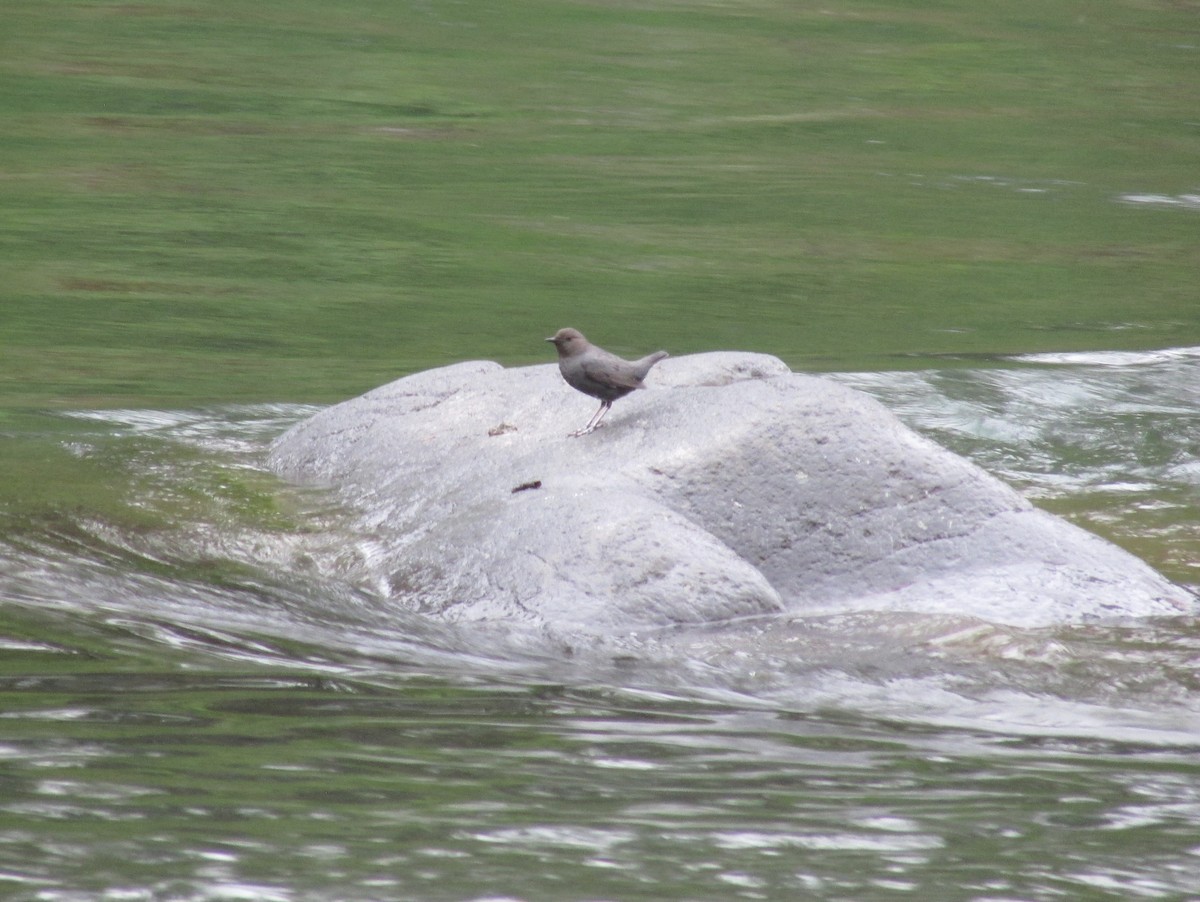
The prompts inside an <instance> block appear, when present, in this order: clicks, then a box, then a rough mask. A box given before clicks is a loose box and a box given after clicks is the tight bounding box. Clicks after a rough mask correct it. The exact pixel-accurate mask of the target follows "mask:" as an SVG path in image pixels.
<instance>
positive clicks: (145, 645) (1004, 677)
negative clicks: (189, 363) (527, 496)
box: [0, 348, 1200, 902]
mask: <svg viewBox="0 0 1200 902" xmlns="http://www.w3.org/2000/svg"><path fill="white" fill-rule="evenodd" d="M832 378H837V379H839V380H841V381H844V382H846V383H848V384H850V385H852V386H854V387H857V388H859V389H862V390H865V391H867V392H869V393H871V394H873V395H875V396H876V397H878V398H879V399H880V400H881V401H883V403H885V404H886V405H887V406H888V407H890V408H891V409H892V410H894V411H895V412H896V413H897V414H899V415H900V416H901V417H902V418H903V419H904V420H905V421H906V422H908V423H909V424H910V425H911V426H913V427H914V428H916V429H918V430H920V431H922V432H924V433H926V434H928V435H930V436H931V437H933V438H934V439H935V440H937V441H939V442H941V443H942V444H944V445H946V446H947V447H950V448H951V449H952V450H954V451H956V452H958V453H960V454H963V455H965V456H967V457H970V458H971V459H973V460H974V461H976V462H977V463H979V464H980V465H981V466H983V467H984V468H985V469H987V470H989V471H991V472H992V473H994V474H996V475H998V476H1000V477H1001V478H1003V479H1005V480H1006V481H1008V482H1009V483H1011V484H1013V485H1014V486H1016V487H1017V488H1018V489H1019V490H1020V491H1022V492H1024V493H1025V494H1027V495H1028V496H1029V497H1031V498H1032V499H1034V500H1035V501H1036V502H1037V503H1039V504H1042V505H1044V506H1046V507H1047V508H1049V509H1050V510H1052V511H1054V512H1056V513H1058V514H1060V515H1063V516H1067V517H1068V518H1070V519H1072V520H1073V521H1074V522H1077V523H1079V524H1080V525H1082V526H1084V527H1085V528H1088V529H1092V530H1094V531H1097V532H1100V533H1101V534H1102V535H1104V536H1105V537H1107V538H1109V539H1110V540H1113V541H1116V542H1118V543H1119V544H1121V545H1123V546H1124V547H1126V548H1128V549H1130V550H1131V551H1133V552H1134V553H1135V554H1138V555H1140V556H1142V557H1143V558H1145V559H1146V560H1148V561H1149V562H1150V563H1152V564H1153V565H1154V566H1156V567H1158V568H1159V569H1161V570H1162V571H1163V572H1164V573H1165V574H1166V575H1167V576H1168V577H1170V578H1171V579H1173V580H1175V581H1177V582H1179V583H1181V584H1183V585H1185V586H1187V587H1188V588H1190V589H1192V590H1193V591H1195V590H1196V589H1197V587H1198V586H1200V349H1197V348H1185V349H1175V350H1168V351H1160V352H1148V353H1096V354H1064V355H1040V356H1030V357H1022V358H1013V359H1009V360H1004V361H990V362H989V365H988V366H986V367H977V368H966V367H963V366H962V365H961V362H956V363H955V365H954V366H953V367H950V366H948V367H947V368H944V369H934V370H923V371H916V372H899V373H897V372H888V373H859V374H839V375H836V376H833V377H832ZM311 412H312V408H304V407H298V406H252V407H233V408H215V409H210V410H200V411H79V412H74V413H70V414H65V415H56V416H53V417H50V416H47V417H45V418H41V419H37V420H31V421H29V422H24V421H21V422H19V423H15V424H13V425H11V426H10V427H9V429H8V431H7V441H9V442H11V443H14V446H15V447H18V448H20V449H23V450H22V451H21V454H20V459H21V463H20V465H19V466H14V467H13V468H11V472H12V473H15V474H17V475H16V477H14V478H25V479H28V481H29V487H28V491H27V492H24V491H23V490H21V487H17V488H11V487H10V489H9V491H8V493H7V495H6V496H5V497H7V498H10V499H13V498H20V497H23V496H24V495H26V494H27V495H28V496H29V497H30V498H31V499H32V500H30V501H28V502H27V503H26V502H22V503H16V502H13V501H11V500H10V502H9V505H8V507H7V508H6V509H2V510H0V514H3V517H4V520H3V527H4V529H3V532H2V533H0V599H2V601H3V604H2V605H0V660H2V661H3V667H0V693H2V695H0V699H2V701H0V896H2V897H5V898H14V899H37V900H75V899H122V900H125V899H278V900H327V899H328V900H333V899H361V900H376V899H378V900H393V899H395V900H400V899H405V900H407V899H430V900H443V899H445V900H451V899H454V900H483V899H488V900H499V899H506V900H509V899H511V900H545V899H562V900H599V899H621V900H624V899H655V900H667V899H734V898H744V899H776V898H811V899H831V900H832V899H839V900H842V899H845V900H876V899H879V900H884V899H906V898H907V899H911V898H922V899H947V900H958V899H962V900H979V902H985V900H986V902H1000V900H1004V902H1019V900H1043V899H1044V900H1051V899H1053V900H1059V899H1076V898H1078V899H1089V900H1092V899H1096V900H1102V899H1113V900H1117V899H1121V900H1126V899H1131V898H1138V899H1188V898H1200V890H1198V889H1197V888H1198V887H1200V692H1198V690H1200V675H1198V674H1197V660H1198V659H1200V629H1197V624H1196V621H1195V619H1194V618H1191V617H1180V618H1172V619H1169V620H1159V621H1152V622H1145V621H1124V622H1117V623H1111V624H1093V625H1087V626H1074V627H1059V628H1048V629H1039V630H1021V629H1016V628H1012V627H1001V626H997V625H994V624H989V623H986V622H982V621H978V620H974V619H972V618H971V617H970V613H969V605H970V599H963V606H964V610H963V616H962V617H956V618H938V617H929V616H916V615H904V614H896V613H892V614H886V615H885V614H877V615H872V614H870V613H859V614H854V615H843V616H822V617H812V618H809V621H808V622H807V623H806V624H805V626H806V629H805V631H804V633H803V636H802V638H800V639H798V640H797V642H796V647H795V648H794V649H792V653H791V654H789V656H788V657H787V658H786V659H785V658H782V657H776V658H771V659H767V660H746V661H739V660H737V659H736V658H732V659H730V658H723V659H720V660H696V659H688V658H676V659H662V660H653V659H636V658H630V659H621V658H617V659H614V658H612V657H611V656H608V657H605V656H604V655H589V654H586V653H581V654H571V655H568V654H555V653H554V652H553V650H552V649H548V648H547V647H545V646H536V645H522V644H521V643H520V642H519V641H515V640H511V639H510V640H509V641H504V642H500V641H497V639H496V637H495V636H489V635H479V634H477V633H473V632H471V631H470V630H469V629H466V628H462V627H454V628H451V627H450V626H448V625H446V624H442V623H438V622H436V621H433V620H430V619H429V618H427V617H423V616H421V615H420V614H418V613H415V612H412V611H408V610H404V609H402V608H399V607H397V606H396V605H395V604H394V603H391V602H389V600H388V599H387V598H385V597H383V596H381V595H380V594H379V593H378V592H377V591H376V590H375V588H374V587H372V586H368V585H357V584H355V583H353V582H352V581H351V580H349V579H347V578H345V574H344V573H342V572H341V570H340V569H339V566H338V560H339V559H340V556H341V555H343V554H344V552H345V550H346V548H347V547H353V548H354V550H355V553H359V554H370V550H371V549H370V540H369V537H364V536H361V535H356V534H355V533H354V532H353V531H352V530H351V529H350V526H349V523H350V519H349V517H348V516H347V514H346V512H344V511H342V510H339V508H338V506H337V505H336V504H335V503H334V501H333V499H331V498H330V497H327V496H325V495H323V494H321V493H320V492H315V491H311V490H300V489H298V488H295V487H290V486H285V485H282V484H280V483H279V482H278V481H277V480H275V478H274V477H272V476H271V475H270V474H269V473H267V472H266V470H265V467H264V461H265V457H266V450H267V447H268V445H269V443H270V441H271V440H272V439H273V438H274V437H275V436H276V435H278V434H279V433H280V432H282V431H283V430H284V429H285V428H286V427H287V426H288V425H289V424H291V423H293V422H295V421H296V420H298V419H300V418H302V417H304V416H306V415H308V414H310V413H311ZM21 474H25V475H24V476H22V475H21ZM56 486H58V487H57V488H56Z"/></svg>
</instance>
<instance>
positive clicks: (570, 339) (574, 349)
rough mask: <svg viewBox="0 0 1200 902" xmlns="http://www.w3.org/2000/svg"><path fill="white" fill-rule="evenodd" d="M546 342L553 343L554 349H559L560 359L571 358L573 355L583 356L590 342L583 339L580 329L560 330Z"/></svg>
mask: <svg viewBox="0 0 1200 902" xmlns="http://www.w3.org/2000/svg"><path fill="white" fill-rule="evenodd" d="M546 341H549V342H552V343H553V344H554V347H556V348H558V354H559V356H560V357H570V356H572V355H573V354H582V353H583V352H584V351H585V350H587V346H588V340H587V339H586V338H584V337H583V333H582V332H580V331H579V330H578V329H569V328H568V329H559V330H558V331H557V332H555V333H554V335H553V336H552V337H550V338H547V339H546Z"/></svg>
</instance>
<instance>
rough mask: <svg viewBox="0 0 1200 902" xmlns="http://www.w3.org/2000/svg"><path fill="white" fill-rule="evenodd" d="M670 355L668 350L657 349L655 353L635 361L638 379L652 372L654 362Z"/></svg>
mask: <svg viewBox="0 0 1200 902" xmlns="http://www.w3.org/2000/svg"><path fill="white" fill-rule="evenodd" d="M670 356H671V355H670V354H668V353H667V352H666V351H655V352H654V353H653V354H647V355H646V356H645V357H643V358H642V359H641V360H639V361H637V362H636V363H634V366H635V367H636V368H637V377H638V381H641V380H642V379H645V378H646V374H647V373H648V372H650V367H652V366H654V364H656V363H658V362H659V361H660V360H662V359H663V358H664V357H670Z"/></svg>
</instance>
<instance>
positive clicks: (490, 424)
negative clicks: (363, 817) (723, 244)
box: [271, 353, 1193, 636]
mask: <svg viewBox="0 0 1200 902" xmlns="http://www.w3.org/2000/svg"><path fill="white" fill-rule="evenodd" d="M647 384H648V385H649V386H650V389H649V390H647V391H642V392H635V393H634V394H633V395H630V396H629V397H628V398H625V399H622V400H620V401H618V402H617V403H616V404H615V405H614V407H613V410H612V412H611V413H610V414H609V416H608V418H607V420H606V423H605V425H604V426H602V427H601V428H600V429H599V430H597V431H596V432H594V433H592V434H591V435H586V436H582V437H579V438H569V437H567V433H568V432H570V431H571V430H573V429H575V428H577V427H579V426H580V425H582V424H583V423H584V422H585V421H586V420H587V418H588V417H589V416H590V415H591V413H592V411H593V410H594V407H595V405H594V402H593V401H592V400H591V399H589V398H587V397H585V396H583V395H581V394H579V393H577V392H575V391H573V390H571V389H570V388H568V387H567V386H566V385H565V384H564V383H563V381H562V379H561V378H560V376H559V374H558V370H557V367H555V366H553V365H546V366H534V367H526V368H520V369H505V368H503V367H501V366H500V365H499V364H495V363H489V362H474V363H462V364H457V365H454V366H448V367H445V368H442V369H436V370H431V371H428V372H424V373H418V374H416V375H413V376H410V377H407V378H404V379H400V380H398V381H396V382H393V383H391V384H390V385H386V386H383V387H382V388H378V389H376V390H374V391H371V392H369V393H367V394H365V395H363V396H362V397H360V398H355V399H353V400H350V401H346V402H345V403H342V404H338V405H336V406H334V407H331V408H329V409H327V410H324V411H322V412H320V413H318V414H317V415H316V416H314V417H312V418H311V419H309V420H306V421H304V422H302V423H300V424H298V425H297V426H295V427H294V428H292V429H291V430H290V431H288V432H287V433H286V434H285V435H283V436H282V437H281V438H280V439H279V440H278V441H277V442H276V444H275V446H274V448H273V449H272V455H271V463H272V466H273V468H274V469H275V470H276V471H277V472H278V473H280V474H281V475H283V476H284V477H285V478H288V479H291V480H293V481H298V482H302V483H306V484H316V485H323V486H332V487H334V488H335V489H336V490H337V491H338V492H339V493H340V496H341V497H342V498H343V500H345V501H346V502H348V504H349V505H350V506H351V507H352V509H354V510H355V511H357V512H358V515H359V521H358V524H357V540H356V542H355V549H354V553H353V555H351V556H350V557H352V558H353V560H354V564H353V568H356V569H357V570H358V571H359V572H358V573H357V574H355V576H356V577H357V578H359V579H361V580H366V581H369V582H371V583H372V584H373V585H374V586H376V587H377V588H378V589H379V590H380V591H381V592H383V593H384V594H385V595H386V596H388V597H389V598H390V599H391V600H392V601H394V602H395V603H398V604H402V605H404V606H405V607H408V608H411V609H413V610H417V611H423V612H428V613H430V614H432V615H435V616H437V617H439V618H443V619H446V620H449V621H455V622H460V623H461V622H464V621H489V622H496V623H504V624H506V625H521V624H523V625H528V626H530V627H534V628H537V629H541V630H545V631H548V632H549V633H551V634H553V635H575V636H579V635H584V634H591V635H597V636H599V635H610V636H612V635H625V634H633V633H637V632H639V631H645V630H655V629H659V628H663V627H674V626H686V625H701V624H711V623H717V622H722V623H727V622H729V621H732V620H735V619H737V618H745V617H759V618H761V617H762V616H764V615H765V616H767V617H768V618H776V619H780V620H787V619H788V617H789V616H797V615H805V614H810V613H817V612H830V611H863V610H874V611H880V610H882V611H912V612H921V613H938V614H946V613H949V614H954V615H962V616H969V617H974V618H980V619H985V620H991V621H996V622H1001V623H1007V624H1014V625H1022V626H1035V625H1044V624H1051V623H1056V622H1069V621H1076V622H1077V621H1080V620H1085V619H1089V618H1096V617H1111V616H1147V615H1162V614H1177V613H1180V612H1183V611H1187V610H1190V609H1191V607H1192V602H1193V599H1192V598H1191V596H1190V595H1189V594H1188V593H1186V592H1184V591H1183V590H1182V589H1180V588H1178V587H1176V586H1174V585H1172V584H1171V583H1169V582H1167V581H1166V580H1165V579H1163V578H1162V577H1161V576H1159V575H1158V574H1157V573H1155V572H1154V571H1153V570H1151V569H1150V568H1149V567H1148V566H1146V565H1145V564H1144V563H1142V562H1141V561H1140V560H1138V559H1136V558H1134V557H1133V556H1131V555H1129V554H1127V553H1126V552H1124V551H1122V550H1120V549H1118V548H1116V547H1115V546H1113V545H1111V544H1109V543H1107V542H1105V541H1103V540H1101V539H1099V538H1098V537H1096V536H1094V535H1091V534H1090V533H1087V532H1084V531H1083V530H1081V529H1078V528H1076V527H1074V526H1072V525H1070V524H1069V523H1067V522H1065V521H1063V520H1061V519H1058V518H1056V517H1054V516H1052V515H1050V514H1048V513H1045V512H1043V511H1041V510H1038V509H1036V508H1034V507H1032V506H1031V505H1030V504H1029V503H1028V502H1027V501H1025V500H1024V499H1023V498H1022V497H1021V496H1019V495H1018V494H1017V493H1016V492H1014V491H1013V490H1012V489H1010V488H1009V487H1008V486H1006V485H1004V484H1003V483H1001V482H999V481H998V480H996V479H995V478H993V477H991V476H989V475H988V474H987V473H985V472H984V471H982V470H981V469H979V468H978V467H976V466H974V465H973V464H971V463H969V462H967V461H965V460H963V459H962V458H960V457H957V456H956V455H954V454H951V453H950V452H948V451H946V450H945V449H943V448H941V447H939V446H937V445H935V444H934V443H932V442H930V441H928V440H926V439H924V438H922V437H921V436H919V435H917V434H916V433H914V432H912V431H911V430H909V429H908V428H906V427H905V426H903V425H902V424H901V423H900V422H899V421H898V420H897V419H896V418H895V417H894V416H892V415H891V414H890V413H889V412H888V411H886V410H885V409H884V408H883V407H881V406H880V405H879V404H878V403H876V402H875V401H873V400H872V399H871V398H869V397H868V396H866V395H864V394H862V393H860V392H857V391H854V390H852V389H849V388H846V387H844V386H841V385H839V384H837V383H835V382H832V381H829V380H825V379H820V378H814V377H810V376H803V375H798V374H794V373H791V372H790V371H789V370H788V369H787V367H786V366H785V365H784V364H783V363H782V362H781V361H779V360H777V359H775V358H773V357H767V356H763V355H755V354H742V353H716V354H702V355H696V356H691V357H682V358H672V359H669V360H666V361H664V362H663V363H661V364H659V365H658V366H657V367H656V368H655V369H654V370H653V371H652V372H651V374H650V377H649V378H648V379H647ZM530 483H540V486H539V487H537V488H526V489H524V490H520V491H515V492H514V489H515V488H517V487H518V486H525V485H528V484H530ZM758 622H761V620H760V621H758Z"/></svg>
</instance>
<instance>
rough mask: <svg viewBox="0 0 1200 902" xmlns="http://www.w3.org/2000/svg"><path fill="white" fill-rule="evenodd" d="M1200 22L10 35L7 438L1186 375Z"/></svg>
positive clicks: (767, 3) (63, 22)
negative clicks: (473, 374)
mask: <svg viewBox="0 0 1200 902" xmlns="http://www.w3.org/2000/svg"><path fill="white" fill-rule="evenodd" d="M1198 70H1200V16H1198V14H1197V10H1196V9H1195V7H1194V5H1192V4H1188V3H1178V2H1165V0H1164V2H1152V0H1101V2H1086V3H1084V2H1064V3H1044V2H1040V0H1012V2H1005V3H998V4H979V3H976V2H965V0H959V2H953V0H950V2H922V3H912V2H899V0H895V2H887V0H876V2H847V3H838V4H824V3H809V2H793V0H786V2H785V0H750V2H730V3H703V2H654V3H641V2H636V3H635V2H616V3H613V2H584V0H553V2H542V0H518V2H510V3H503V4H497V3H489V2H478V0H466V2H448V0H427V2H394V0H348V2H345V3H338V4H333V5H331V4H329V3H327V2H323V0H286V2H284V0H263V2H254V3H248V2H236V0H162V2H155V3H116V2H99V0H83V2H73V3H66V4H64V3H58V2H44V0H43V2H31V0H13V2H9V3H6V4H5V9H4V28H3V29H2V30H0V119H2V121H3V129H0V203H2V205H3V217H2V220H0V269H2V270H3V272H4V274H5V275H4V279H3V283H2V284H0V334H2V336H3V354H2V355H0V407H5V408H12V407H22V408H28V407H35V408H47V407H49V408H63V407H66V408H70V409H76V408H80V407H93V406H133V407H148V406H149V407H153V406H159V407H161V406H172V407H180V406H182V407H187V406H192V405H196V404H207V403H214V402H216V403H219V402H228V401H285V400H304V401H321V402H325V401H332V400H336V399H339V398H343V397H346V396H349V395H353V394H356V393H359V392H361V391H363V390H365V389H368V388H370V387H372V386H374V385H377V384H380V383H381V382H384V381H387V380H390V379H391V378H394V377H396V376H399V375H402V374H404V373H407V372H412V371H414V370H418V369H422V368H426V367H429V366H435V365H440V364H444V363H447V362H451V361H456V360H462V359H471V358H488V359H496V360H500V361H502V362H504V363H510V364H517V363H529V362H535V361H542V360H545V359H546V357H547V354H546V346H545V345H543V344H542V343H541V341H540V340H541V339H542V338H543V337H544V336H545V335H548V334H550V333H552V332H553V331H554V330H555V329H556V328H558V327H560V326H563V325H568V324H569V325H573V326H576V327H577V328H580V329H582V330H584V331H585V332H587V333H588V334H589V335H591V336H592V337H594V338H595V339H596V340H597V341H600V342H601V343H603V344H605V345H607V346H609V347H611V348H613V349H614V350H616V351H619V352H622V353H628V354H636V353H640V352H644V351H645V350H648V349H651V348H657V347H659V346H663V347H666V348H668V349H669V350H670V351H672V352H673V353H675V354H680V353H687V352H691V351H701V350H710V349H717V348H721V349H725V348H737V349H747V350H756V351H765V352H769V353H773V354H777V355H779V356H781V357H783V358H784V359H785V360H786V361H787V362H788V363H789V364H792V365H793V366H795V367H797V368H805V369H817V370H847V369H850V370H875V369H887V368H898V367H899V368H903V367H915V366H925V365H928V364H929V363H930V361H931V360H938V361H944V360H946V359H947V358H949V359H954V360H961V359H965V360H969V361H978V360H980V359H985V360H986V359H988V358H990V357H991V356H993V355H1002V354H1011V353H1018V352H1030V351H1050V350H1055V351H1057V350H1078V349H1094V348H1154V347H1169V346H1184V345H1195V344H1200V314H1198V310H1197V289H1196V285H1197V281H1198V280H1197V273H1198V271H1200V266H1198V264H1200V241H1198V240H1197V239H1198V238H1200V215H1197V211H1196V210H1195V209H1194V208H1193V209H1189V208H1187V207H1186V206H1184V205H1179V206H1173V205H1170V204H1136V203H1128V202H1124V203H1123V202H1121V200H1120V198H1122V197H1123V196H1127V195H1153V196H1158V197H1161V198H1164V199H1172V200H1175V199H1179V198H1181V197H1184V196H1186V195H1187V194H1188V193H1189V192H1191V193H1193V194H1194V193H1197V192H1200V173H1198V170H1197V166H1196V164H1197V160H1200V78H1198V77H1197V71H1198Z"/></svg>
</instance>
